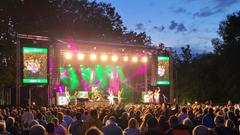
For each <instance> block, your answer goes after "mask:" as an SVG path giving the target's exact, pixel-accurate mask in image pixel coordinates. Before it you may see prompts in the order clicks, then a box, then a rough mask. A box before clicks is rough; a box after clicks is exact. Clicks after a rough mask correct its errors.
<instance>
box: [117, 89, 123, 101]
mask: <svg viewBox="0 0 240 135" xmlns="http://www.w3.org/2000/svg"><path fill="white" fill-rule="evenodd" d="M122 90H123V89H121V90H119V91H118V104H121V102H122Z"/></svg>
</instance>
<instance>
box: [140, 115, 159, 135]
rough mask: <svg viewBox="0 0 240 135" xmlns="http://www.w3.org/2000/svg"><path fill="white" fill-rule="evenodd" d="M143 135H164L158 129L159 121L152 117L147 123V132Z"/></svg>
mask: <svg viewBox="0 0 240 135" xmlns="http://www.w3.org/2000/svg"><path fill="white" fill-rule="evenodd" d="M142 135H164V134H163V133H162V132H161V131H160V130H159V129H158V122H157V119H156V118H154V117H152V118H150V119H148V121H147V130H146V131H145V132H143V133H142Z"/></svg>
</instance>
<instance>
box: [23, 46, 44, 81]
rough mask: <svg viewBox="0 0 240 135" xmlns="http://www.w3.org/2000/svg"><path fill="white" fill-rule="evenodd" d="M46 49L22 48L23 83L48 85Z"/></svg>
mask: <svg viewBox="0 0 240 135" xmlns="http://www.w3.org/2000/svg"><path fill="white" fill-rule="evenodd" d="M47 56H48V49H47V48H31V47H23V83H48V78H47V73H48V70H47V65H48V64H47V59H48V57H47Z"/></svg>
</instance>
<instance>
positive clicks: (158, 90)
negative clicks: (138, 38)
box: [154, 87, 160, 104]
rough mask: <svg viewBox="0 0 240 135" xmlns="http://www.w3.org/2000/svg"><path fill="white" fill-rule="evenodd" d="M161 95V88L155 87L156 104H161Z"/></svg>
mask: <svg viewBox="0 0 240 135" xmlns="http://www.w3.org/2000/svg"><path fill="white" fill-rule="evenodd" d="M159 96H160V88H159V87H158V89H155V92H154V102H155V104H159Z"/></svg>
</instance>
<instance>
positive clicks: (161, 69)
mask: <svg viewBox="0 0 240 135" xmlns="http://www.w3.org/2000/svg"><path fill="white" fill-rule="evenodd" d="M157 59H158V67H157V68H158V70H157V74H158V77H157V84H159V85H169V84H170V81H169V57H168V56H158V58H157Z"/></svg>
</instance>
